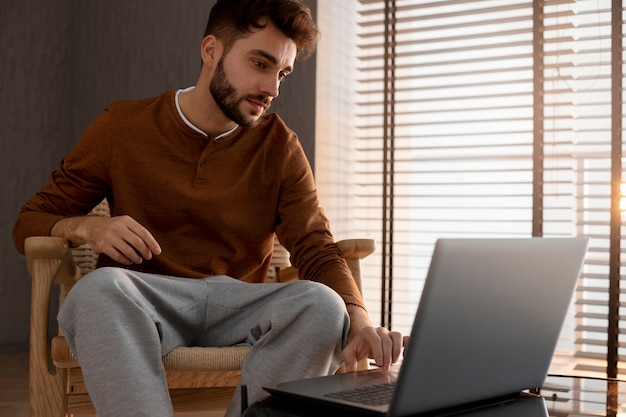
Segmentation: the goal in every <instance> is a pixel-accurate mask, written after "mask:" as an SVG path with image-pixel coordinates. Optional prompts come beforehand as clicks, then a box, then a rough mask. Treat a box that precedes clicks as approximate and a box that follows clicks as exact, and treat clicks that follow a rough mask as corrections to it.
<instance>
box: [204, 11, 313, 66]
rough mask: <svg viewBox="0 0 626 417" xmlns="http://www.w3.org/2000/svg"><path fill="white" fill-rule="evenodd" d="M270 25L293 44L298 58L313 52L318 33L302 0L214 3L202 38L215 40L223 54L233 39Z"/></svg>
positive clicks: (304, 57) (228, 48)
mask: <svg viewBox="0 0 626 417" xmlns="http://www.w3.org/2000/svg"><path fill="white" fill-rule="evenodd" d="M270 22H271V23H273V24H274V26H276V27H277V28H278V29H279V30H280V31H281V32H283V33H284V34H285V35H286V36H287V37H289V38H290V39H292V40H293V41H294V42H295V44H296V48H297V50H298V58H300V59H306V58H308V57H309V56H310V55H311V54H312V53H313V50H314V49H315V45H316V44H317V40H318V37H319V31H318V28H317V25H316V23H315V21H314V20H313V17H312V15H311V10H310V9H309V8H308V7H307V6H306V5H305V4H304V3H303V2H302V0H217V3H216V4H215V6H213V8H212V9H211V13H210V15H209V21H208V22H207V26H206V30H205V31H204V37H207V36H209V35H213V36H215V37H216V38H218V39H219V40H220V41H221V42H222V43H223V44H224V49H225V51H224V52H225V53H227V52H228V51H229V50H230V48H231V46H232V44H233V43H234V42H235V41H236V40H237V39H240V38H242V37H244V36H246V35H248V34H250V33H252V32H254V31H256V30H260V29H263V28H264V27H265V26H267V24H268V23H270Z"/></svg>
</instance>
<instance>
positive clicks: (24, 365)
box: [0, 352, 223, 417]
mask: <svg viewBox="0 0 626 417" xmlns="http://www.w3.org/2000/svg"><path fill="white" fill-rule="evenodd" d="M222 415H223V413H214V412H213V413H177V414H176V416H177V417H221V416H222ZM0 417H29V412H28V353H27V352H22V353H2V354H0ZM74 417H87V416H81V415H78V414H74ZM90 417H94V416H93V415H92V416H90Z"/></svg>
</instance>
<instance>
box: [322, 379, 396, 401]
mask: <svg viewBox="0 0 626 417" xmlns="http://www.w3.org/2000/svg"><path fill="white" fill-rule="evenodd" d="M395 386H396V385H395V383H394V382H386V383H383V384H376V385H370V386H366V387H359V388H352V389H349V390H345V391H337V392H333V393H330V394H325V396H326V397H330V398H335V399H339V400H344V401H350V402H354V403H359V404H365V405H371V406H378V405H385V404H389V403H391V396H392V395H393V391H394V388H395Z"/></svg>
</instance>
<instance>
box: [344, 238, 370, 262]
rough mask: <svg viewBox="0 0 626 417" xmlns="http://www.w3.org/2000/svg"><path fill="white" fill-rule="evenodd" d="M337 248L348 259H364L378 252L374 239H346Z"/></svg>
mask: <svg viewBox="0 0 626 417" xmlns="http://www.w3.org/2000/svg"><path fill="white" fill-rule="evenodd" d="M337 246H338V247H339V250H340V251H341V255H342V256H343V257H344V258H346V259H363V258H366V257H367V256H369V255H371V254H372V253H374V251H375V250H376V243H375V241H374V239H344V240H340V241H339V242H337Z"/></svg>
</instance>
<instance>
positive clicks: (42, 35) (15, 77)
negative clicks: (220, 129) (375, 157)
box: [0, 0, 316, 351]
mask: <svg viewBox="0 0 626 417" xmlns="http://www.w3.org/2000/svg"><path fill="white" fill-rule="evenodd" d="M307 3H308V4H310V5H311V7H312V9H313V11H314V12H315V4H316V0H311V1H307ZM212 4H214V0H185V1H180V0H133V1H127V0H55V1H49V0H20V1H10V0H2V2H1V4H0V10H2V12H1V13H0V51H1V52H2V54H1V56H2V57H3V60H4V62H3V64H2V66H0V106H1V107H0V108H1V110H2V111H0V158H1V160H2V164H1V165H0V170H1V172H2V177H3V178H5V180H4V181H2V182H0V187H1V191H2V199H1V200H0V205H1V208H0V238H1V239H0V265H1V269H0V317H1V320H0V351H12V350H25V349H27V346H28V322H29V309H30V279H29V277H28V274H27V271H26V267H25V263H24V257H23V256H21V255H19V254H18V253H17V251H16V250H15V248H14V246H13V242H12V235H11V233H12V228H13V222H14V220H15V216H16V215H17V212H18V211H19V209H20V207H21V206H22V205H23V204H24V202H25V201H26V200H27V199H28V198H29V197H30V196H31V195H32V194H34V193H35V192H36V191H37V190H38V189H39V188H41V187H42V186H43V185H44V184H45V183H46V181H47V179H48V176H49V174H50V172H51V171H52V170H53V169H55V168H56V167H57V166H58V163H59V161H60V159H61V158H62V157H63V155H64V154H65V153H66V152H67V151H69V150H70V149H71V148H72V147H73V145H74V143H75V142H76V140H77V138H78V136H79V135H80V133H81V132H82V131H83V130H84V128H85V127H86V126H87V124H88V123H89V122H90V121H91V120H92V119H93V118H94V117H95V116H96V115H97V114H99V113H100V112H101V111H102V109H103V107H104V106H105V105H106V104H107V103H109V102H110V101H113V100H117V99H123V98H129V99H133V98H142V97H148V96H154V95H157V94H160V93H161V92H162V91H164V90H166V89H176V88H179V87H187V86H189V85H193V84H194V83H195V80H196V78H197V75H198V71H199V66H200V57H199V48H200V40H201V37H202V34H203V31H204V26H205V23H206V19H207V17H208V12H209V9H210V7H211V5H212ZM272 109H273V111H275V112H277V113H279V114H280V115H281V116H282V117H283V118H284V119H285V120H286V121H287V123H288V124H289V125H290V126H291V127H292V128H293V129H294V130H295V131H296V132H297V133H298V134H299V136H300V139H301V140H302V142H303V146H304V148H305V151H306V152H307V155H309V158H310V160H311V162H312V163H313V160H312V158H313V156H314V137H315V114H314V112H315V57H312V58H311V59H310V60H309V61H307V62H306V63H298V64H297V66H296V72H295V73H294V74H293V76H290V77H289V81H288V82H287V83H286V84H285V85H284V86H283V87H282V89H281V97H280V98H279V99H278V100H277V101H276V102H275V104H274V105H273V106H272Z"/></svg>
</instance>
